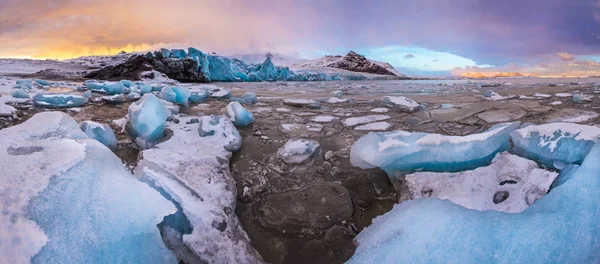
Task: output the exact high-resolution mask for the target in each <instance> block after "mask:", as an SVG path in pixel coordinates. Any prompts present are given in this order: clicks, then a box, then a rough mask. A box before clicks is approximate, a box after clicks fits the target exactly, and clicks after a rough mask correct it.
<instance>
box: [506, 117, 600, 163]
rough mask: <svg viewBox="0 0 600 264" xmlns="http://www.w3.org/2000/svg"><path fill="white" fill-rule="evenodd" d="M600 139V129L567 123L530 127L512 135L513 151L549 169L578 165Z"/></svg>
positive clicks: (516, 131) (518, 130)
mask: <svg viewBox="0 0 600 264" xmlns="http://www.w3.org/2000/svg"><path fill="white" fill-rule="evenodd" d="M599 136H600V128H599V127H595V126H585V125H577V124H569V123H551V124H544V125H529V126H526V127H524V128H521V129H517V130H515V131H514V132H512V133H511V139H512V142H513V144H514V147H513V150H512V152H513V153H515V154H517V155H519V156H522V157H526V158H528V159H532V160H536V161H539V162H540V163H541V164H544V165H545V166H548V167H555V165H554V164H555V162H561V163H564V164H573V163H576V164H579V163H581V162H582V161H583V159H584V158H585V157H586V155H587V154H588V153H589V152H590V150H591V149H592V146H594V144H595V142H596V141H597V140H598V137H599Z"/></svg>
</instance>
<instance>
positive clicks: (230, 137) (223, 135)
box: [198, 115, 242, 152]
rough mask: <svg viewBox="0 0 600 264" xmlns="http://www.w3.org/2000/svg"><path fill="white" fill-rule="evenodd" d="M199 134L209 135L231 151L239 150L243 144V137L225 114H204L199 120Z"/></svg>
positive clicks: (201, 135)
mask: <svg viewBox="0 0 600 264" xmlns="http://www.w3.org/2000/svg"><path fill="white" fill-rule="evenodd" d="M199 121H200V122H199V124H200V125H199V127H198V135H200V137H203V138H205V137H208V138H211V139H213V140H215V142H222V144H221V143H220V145H222V147H223V148H224V149H225V150H227V151H231V152H235V151H238V150H239V149H240V147H241V146H242V137H241V136H240V132H238V130H237V129H236V128H235V126H234V125H233V123H232V122H231V120H229V118H227V117H225V116H219V115H211V116H202V117H200V120H199Z"/></svg>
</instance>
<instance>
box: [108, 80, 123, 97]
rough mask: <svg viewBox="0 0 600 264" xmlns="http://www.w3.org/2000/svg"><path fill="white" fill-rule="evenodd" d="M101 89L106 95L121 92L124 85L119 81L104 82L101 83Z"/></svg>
mask: <svg viewBox="0 0 600 264" xmlns="http://www.w3.org/2000/svg"><path fill="white" fill-rule="evenodd" d="M103 89H104V92H106V94H108V95H115V94H122V93H124V92H125V86H124V85H123V83H121V82H114V83H113V82H106V83H104V85H103Z"/></svg>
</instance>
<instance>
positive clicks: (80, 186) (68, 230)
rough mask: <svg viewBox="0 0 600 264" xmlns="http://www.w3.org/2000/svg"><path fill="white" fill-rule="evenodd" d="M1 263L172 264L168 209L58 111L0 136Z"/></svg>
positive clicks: (171, 209)
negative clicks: (165, 223) (163, 226)
mask: <svg viewBox="0 0 600 264" xmlns="http://www.w3.org/2000/svg"><path fill="white" fill-rule="evenodd" d="M0 149H1V151H0V166H1V167H2V173H0V211H2V212H3V213H2V214H0V256H1V257H0V259H1V261H0V262H3V263H177V259H176V258H175V256H174V255H173V253H172V252H171V251H169V250H168V249H167V247H166V246H165V245H164V242H163V241H162V239H161V236H160V233H159V230H158V229H157V228H156V225H157V224H158V223H160V222H161V221H162V220H163V218H164V217H165V216H167V215H170V214H172V213H174V212H175V210H176V208H175V207H174V206H173V204H172V203H170V202H169V201H167V200H166V199H164V198H163V197H162V196H161V195H160V194H159V193H158V192H157V191H155V190H153V189H152V188H150V187H148V186H147V185H146V184H144V183H142V182H140V181H139V180H137V179H136V178H135V177H133V175H131V173H130V172H129V171H128V170H127V169H126V168H125V166H124V165H123V164H122V163H121V160H120V159H119V158H118V157H117V156H115V155H114V154H113V153H112V152H111V151H110V150H109V149H108V148H106V147H105V146H104V145H102V144H100V143H99V142H98V141H96V140H92V139H89V138H88V137H87V135H86V134H85V133H84V132H82V131H81V130H80V129H79V126H78V125H77V123H76V122H75V121H74V120H73V119H72V118H71V117H69V116H68V115H67V114H64V113H61V112H44V113H39V114H36V115H35V116H33V117H32V118H30V119H29V120H27V121H25V122H24V123H22V124H20V125H17V126H13V127H9V128H5V129H3V130H0Z"/></svg>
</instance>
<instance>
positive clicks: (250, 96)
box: [242, 92, 258, 104]
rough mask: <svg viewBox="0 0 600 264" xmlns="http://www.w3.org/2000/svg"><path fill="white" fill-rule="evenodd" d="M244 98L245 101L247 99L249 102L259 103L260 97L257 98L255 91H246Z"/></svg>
mask: <svg viewBox="0 0 600 264" xmlns="http://www.w3.org/2000/svg"><path fill="white" fill-rule="evenodd" d="M242 99H244V101H246V103H248V104H256V103H258V98H256V94H255V93H253V92H245V93H244V94H243V95H242Z"/></svg>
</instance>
